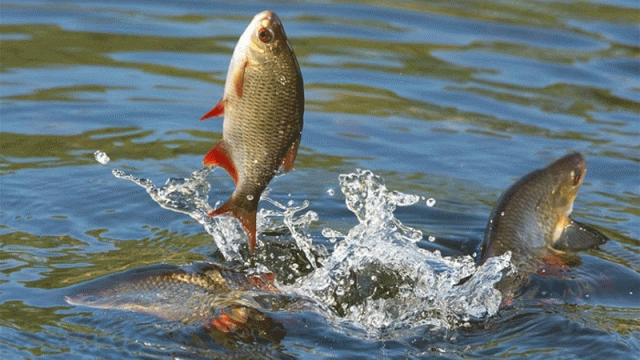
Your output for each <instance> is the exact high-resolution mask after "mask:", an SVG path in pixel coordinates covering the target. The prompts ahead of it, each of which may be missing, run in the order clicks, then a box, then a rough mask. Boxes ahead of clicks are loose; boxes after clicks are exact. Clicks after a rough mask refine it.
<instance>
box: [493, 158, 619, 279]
mask: <svg viewBox="0 0 640 360" xmlns="http://www.w3.org/2000/svg"><path fill="white" fill-rule="evenodd" d="M586 170H587V166H586V161H585V158H584V157H583V156H582V155H581V154H580V153H573V154H569V155H566V156H564V157H562V158H560V159H558V160H557V161H555V162H553V163H552V164H550V165H548V166H547V167H544V168H542V169H538V170H535V171H533V172H531V173H529V174H527V175H525V176H524V177H522V178H521V179H520V180H518V181H517V182H516V183H515V184H514V185H512V186H511V187H510V188H509V189H507V191H505V192H504V193H503V194H502V196H501V198H500V200H498V202H497V204H496V205H495V207H494V208H493V211H492V213H491V216H490V218H489V222H488V224H487V230H486V233H485V238H484V242H483V245H482V255H481V258H480V262H481V263H484V262H485V261H486V260H487V259H488V258H489V257H492V256H499V255H502V254H504V253H506V252H507V251H510V252H511V261H512V263H513V264H514V265H515V266H516V272H518V273H520V274H523V273H533V272H536V271H538V270H540V269H541V267H543V266H547V265H552V266H553V265H555V266H562V265H564V264H567V262H568V261H571V260H572V258H571V256H570V254H569V253H568V251H578V250H586V249H589V248H592V247H595V246H598V245H600V244H603V243H604V242H605V241H606V240H607V238H606V237H605V236H604V235H602V234H601V233H600V232H598V231H597V230H595V229H593V228H591V227H589V226H587V225H584V224H581V223H578V222H576V221H574V220H572V219H571V218H569V215H570V214H571V211H572V210H573V202H574V200H575V198H576V195H577V193H578V190H579V188H580V185H582V181H583V180H584V176H585V173H586ZM516 276H517V275H516Z"/></svg>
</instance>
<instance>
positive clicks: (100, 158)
mask: <svg viewBox="0 0 640 360" xmlns="http://www.w3.org/2000/svg"><path fill="white" fill-rule="evenodd" d="M93 157H94V158H95V159H96V161H97V162H99V163H100V164H102V165H107V164H108V163H109V161H111V159H109V156H107V154H106V153H105V152H104V151H100V150H97V151H96V152H94V153H93Z"/></svg>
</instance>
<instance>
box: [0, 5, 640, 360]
mask: <svg viewBox="0 0 640 360" xmlns="http://www.w3.org/2000/svg"><path fill="white" fill-rule="evenodd" d="M265 9H271V10H274V11H275V12H276V13H278V15H279V16H280V18H281V19H282V21H283V23H284V26H285V29H286V32H287V35H288V36H289V38H290V41H291V43H292V45H293V47H294V50H295V52H296V55H297V57H298V61H299V63H300V66H301V70H302V75H303V78H304V83H305V98H306V107H305V118H304V121H305V123H304V130H303V135H302V141H301V145H300V150H299V153H298V158H297V160H296V163H295V166H294V169H293V171H291V172H290V173H287V174H286V175H283V176H278V177H276V178H275V179H274V180H273V181H272V182H271V184H270V187H269V189H268V191H267V193H266V194H265V196H264V197H263V199H262V201H261V202H260V209H261V210H260V214H259V216H258V230H259V236H258V244H257V248H256V255H255V257H253V258H250V257H249V255H248V251H247V248H246V245H245V244H246V239H245V238H244V235H243V233H242V229H241V228H239V227H238V225H237V224H236V222H235V221H234V220H233V219H231V218H228V217H219V218H215V219H209V218H207V217H205V216H203V215H204V214H205V213H206V212H207V211H209V210H210V209H211V208H215V207H216V206H218V205H219V204H221V203H222V202H223V201H225V200H226V199H227V198H228V197H229V195H230V194H231V192H232V191H233V189H234V184H233V181H232V180H231V179H230V177H229V176H227V174H225V173H224V171H222V170H220V169H216V170H213V171H210V170H209V169H202V162H201V161H202V156H203V155H204V154H205V153H206V152H207V151H208V150H209V149H210V148H211V147H212V146H213V145H214V144H215V143H216V142H217V141H218V140H219V139H220V138H221V131H222V124H221V123H222V122H221V120H220V119H210V120H207V121H204V122H199V121H198V119H199V118H200V117H201V116H202V115H203V114H204V113H205V112H207V111H208V110H209V109H210V108H211V107H212V106H213V105H214V104H215V103H216V102H217V101H218V100H219V98H220V96H221V95H222V89H223V85H224V79H225V75H226V70H227V67H228V64H229V60H230V56H231V52H232V50H233V47H234V46H235V43H236V41H237V39H238V37H239V36H240V34H241V33H242V31H243V30H244V28H245V27H246V26H247V24H248V23H249V21H250V19H251V18H252V17H253V15H255V14H256V13H258V12H259V11H262V10H265ZM0 12H1V14H2V15H1V17H0V59H1V61H0V86H1V88H0V89H1V92H0V358H3V359H5V358H6V359H13V358H16V359H21V358H36V357H57V358H68V357H70V356H73V357H77V358H96V357H98V358H122V359H125V358H140V357H143V358H172V357H174V358H216V357H217V358H229V357H237V358H306V359H312V358H313V359H315V358H349V357H351V358H357V357H361V358H380V359H386V358H394V359H395V358H442V359H462V358H493V357H500V358H508V359H510V358H513V359H516V358H517V359H521V358H531V359H547V358H576V359H577V358H580V359H585V358H594V359H607V358H611V359H614V358H621V359H622V358H625V359H626V358H637V357H638V353H640V274H639V272H640V120H638V119H639V118H640V60H639V59H640V40H639V38H640V28H639V26H638V19H640V6H639V5H638V4H637V2H636V1H627V0H618V1H607V2H605V1H601V2H597V1H581V2H559V1H558V2H553V1H509V2H503V1H465V2H462V1H460V2H456V1H453V2H452V1H447V2H402V1H400V2H384V3H376V2H371V3H366V2H358V3H346V2H340V3H337V2H336V3H330V2H318V3H314V2H307V3H305V4H297V3H287V2H277V3H259V4H257V3H246V2H244V3H238V2H231V3H210V2H204V1H203V2H198V1H191V2H178V1H176V2H169V3H167V2H128V1H102V2H100V1H79V2H57V1H47V2H44V1H43V2H40V1H3V2H2V5H0ZM97 151H99V152H97ZM570 151H580V152H582V153H583V154H584V155H585V157H586V159H587V166H588V171H587V174H586V178H585V182H584V185H583V186H582V189H581V190H580V193H579V194H578V197H577V199H576V202H575V204H574V212H573V217H574V218H575V219H576V220H578V221H581V222H584V223H587V224H590V225H593V226H594V227H596V228H598V229H599V230H601V231H602V232H603V233H605V234H606V235H607V236H609V237H610V238H611V240H610V241H609V242H608V243H607V244H605V245H604V246H602V247H601V248H600V249H599V250H590V251H587V252H584V253H581V254H580V264H579V265H577V266H576V267H574V268H571V269H570V270H568V271H567V272H566V273H563V274H562V276H556V277H549V278H545V277H540V278H539V279H535V280H534V281H532V282H531V284H530V287H529V288H528V289H527V291H526V292H525V294H523V296H522V297H521V298H519V299H517V300H516V301H514V302H510V303H509V304H505V303H504V302H503V300H504V299H502V297H501V294H500V293H499V292H497V290H496V289H495V288H494V284H495V283H496V282H497V281H498V279H499V277H500V274H501V271H502V270H504V271H508V269H509V256H504V257H499V258H493V259H491V260H490V261H489V262H487V263H486V264H484V265H483V266H476V265H475V261H474V259H475V258H476V257H477V253H478V250H479V249H478V245H479V243H480V242H481V239H482V238H483V235H484V230H485V227H486V222H487V220H488V216H489V213H490V211H491V208H492V206H493V204H494V203H495V201H496V200H497V199H498V196H499V195H500V193H501V192H502V191H503V190H505V189H506V188H507V187H508V186H510V185H511V184H512V183H513V181H514V180H515V179H517V178H518V177H520V176H522V175H524V174H526V173H528V172H529V171H531V170H533V169H536V168H539V167H542V166H544V165H546V164H548V163H549V162H551V161H552V160H554V159H556V158H559V157H560V156H562V155H564V154H566V153H568V152H570ZM364 169H369V170H364ZM114 175H115V176H114ZM128 180H131V181H128ZM141 186H142V187H141ZM159 205H160V206H159ZM201 262H217V263H223V264H225V265H228V266H232V267H235V268H242V269H249V270H257V271H261V272H264V271H271V272H275V273H276V275H277V277H278V278H277V282H276V285H277V286H278V287H279V288H280V290H281V293H280V294H278V295H273V297H272V298H269V297H264V298H262V297H261V298H260V299H253V298H252V299H250V300H251V301H253V302H254V303H252V304H254V305H255V307H256V308H258V309H259V310H260V313H261V314H263V315H264V316H265V317H266V318H268V319H269V321H272V323H273V324H278V329H281V330H283V332H282V333H283V334H284V335H283V336H278V337H273V336H260V335H259V334H258V335H256V336H255V337H251V338H250V339H247V338H242V337H234V336H227V335H224V334H220V333H216V332H214V331H211V329H209V328H208V327H206V326H202V324H199V323H181V322H176V321H167V320H161V319H158V318H156V317H154V316H150V315H145V314H139V313H135V312H125V311H119V310H104V309H91V308H86V307H74V306H70V305H69V304H67V303H66V302H65V301H64V297H65V296H67V295H68V294H69V291H70V289H77V288H78V287H82V286H83V285H84V284H86V283H87V282H90V281H91V280H93V279H96V278H99V277H102V276H109V275H113V274H117V273H121V272H123V271H125V270H129V269H139V268H146V267H153V266H155V265H157V264H176V265H179V266H182V267H188V266H189V265H190V264H194V263H201ZM469 276H471V277H470V278H469V280H468V281H466V282H464V284H463V285H462V286H456V284H458V283H459V282H460V281H461V280H462V279H466V278H467V277H469ZM260 296H262V295H260ZM174 304H175V303H174ZM267 335H268V334H267Z"/></svg>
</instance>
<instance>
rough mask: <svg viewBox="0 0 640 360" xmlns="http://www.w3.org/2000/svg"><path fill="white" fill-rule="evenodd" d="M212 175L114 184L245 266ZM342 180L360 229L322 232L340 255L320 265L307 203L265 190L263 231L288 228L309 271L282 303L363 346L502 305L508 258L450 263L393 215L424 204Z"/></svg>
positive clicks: (360, 180) (380, 183)
mask: <svg viewBox="0 0 640 360" xmlns="http://www.w3.org/2000/svg"><path fill="white" fill-rule="evenodd" d="M210 172H211V169H210V168H205V169H201V170H198V171H195V172H193V174H192V175H191V177H189V178H187V179H182V178H174V179H169V180H167V182H166V183H165V185H164V186H162V187H160V188H158V187H156V186H155V185H154V184H153V183H152V182H151V181H150V180H147V179H141V178H136V177H134V176H132V175H130V174H127V173H125V172H123V171H121V170H117V169H114V170H113V174H114V175H115V176H116V177H118V178H122V179H127V180H130V181H133V182H134V183H136V184H138V185H140V186H142V187H144V188H145V189H146V191H147V192H148V193H149V195H150V196H151V198H152V199H153V200H155V201H156V202H157V203H158V204H160V206H162V207H163V208H166V209H169V210H172V211H177V212H182V213H185V214H188V215H189V216H191V217H192V218H194V219H196V220H197V221H198V222H200V223H201V224H202V225H203V226H204V228H205V230H206V231H207V232H208V233H209V234H211V236H212V237H213V239H214V241H215V242H216V244H217V246H218V248H219V249H220V251H221V253H222V254H223V255H224V256H225V258H226V259H227V260H241V255H240V251H239V249H240V247H241V245H242V244H243V243H244V242H246V237H245V235H244V233H243V231H242V229H241V228H240V227H239V226H238V224H237V223H236V222H235V220H234V219H233V218H230V217H225V216H218V217H214V218H210V217H208V216H207V213H209V212H210V211H211V210H212V208H211V206H209V204H208V192H209V190H210V185H209V183H208V182H207V181H206V176H207V175H208V174H209V173H210ZM339 180H340V186H341V190H342V192H343V194H344V196H345V202H346V205H347V207H348V208H349V210H351V211H352V212H353V213H354V214H355V215H356V217H357V219H358V221H359V223H358V225H356V226H354V227H353V228H352V229H350V230H349V232H348V233H347V234H342V233H340V232H338V231H336V230H333V229H331V228H325V229H324V230H323V231H322V234H323V236H325V237H326V238H328V239H329V240H330V241H331V242H335V244H336V245H335V248H334V250H333V252H332V253H331V254H323V255H324V256H323V257H321V258H319V259H317V258H316V256H315V255H314V254H319V253H323V251H320V250H319V248H318V247H316V246H315V245H314V244H313V239H312V236H311V235H310V233H309V230H308V229H309V225H311V224H312V223H314V222H316V221H318V215H317V214H316V213H315V212H313V211H306V212H303V213H302V212H301V211H302V210H305V209H306V208H307V207H308V206H309V203H308V201H304V202H303V203H302V204H301V205H299V206H294V205H293V203H292V202H290V203H289V204H287V205H284V204H281V203H279V202H277V201H275V200H273V199H270V198H269V197H267V194H268V190H267V191H266V192H265V193H264V194H263V196H262V198H261V200H265V201H267V202H269V203H270V204H272V205H273V206H274V207H275V208H276V209H275V210H267V209H264V208H263V209H261V210H260V212H259V213H258V229H259V230H264V229H265V228H271V227H274V225H273V219H275V218H282V222H283V224H284V226H286V228H287V229H288V231H289V233H290V235H291V237H292V238H293V239H294V240H295V242H296V245H297V247H298V248H299V249H300V250H301V251H302V253H304V256H305V257H306V258H307V261H308V262H309V263H310V264H311V266H313V268H311V267H310V268H309V269H310V270H311V272H310V273H308V274H307V275H304V276H302V275H298V277H297V278H295V279H294V280H295V282H293V284H292V285H287V286H285V285H280V289H281V291H282V292H283V293H285V294H289V295H292V296H296V297H300V296H302V297H304V298H307V299H310V300H311V301H312V303H314V304H315V306H313V309H314V310H317V311H318V312H319V313H321V314H322V315H323V316H325V317H327V318H328V319H330V320H331V321H333V322H334V323H335V324H337V326H347V327H349V328H353V327H354V326H355V327H356V328H359V329H361V330H362V331H363V333H364V334H366V335H365V336H379V334H380V333H381V332H382V331H387V330H395V329H406V328H413V327H415V326H422V325H431V326H434V327H435V328H451V327H455V326H459V325H461V324H464V323H465V322H466V321H469V320H474V319H480V318H483V317H487V316H491V315H493V314H495V313H496V312H497V310H498V307H499V305H500V302H501V295H500V292H499V291H498V290H496V289H495V288H494V284H495V283H496V282H498V281H499V280H500V278H501V276H502V271H503V270H504V269H505V268H507V267H508V266H509V258H510V256H509V254H505V255H503V256H501V257H495V258H491V259H489V260H488V261H487V262H486V263H485V264H483V265H482V266H480V267H477V266H476V265H475V263H474V260H473V259H472V258H471V257H470V256H465V257H461V258H448V257H442V256H441V255H440V253H439V252H438V251H435V252H431V251H428V250H424V249H421V248H419V247H418V246H417V242H418V241H420V240H421V239H422V237H423V236H422V232H421V231H419V230H416V229H413V228H411V227H408V226H405V225H403V224H402V223H401V222H400V221H399V220H398V219H396V218H395V217H394V214H393V213H394V211H395V209H396V207H397V206H411V205H413V204H415V203H416V202H418V201H419V200H420V197H418V196H416V195H409V194H403V193H400V192H397V191H389V190H388V189H387V187H386V186H385V184H384V180H383V179H382V178H380V177H379V176H376V175H374V174H373V173H372V172H371V171H368V170H359V169H358V170H357V171H356V172H355V173H352V174H343V175H341V176H340V178H339ZM264 260H265V262H266V263H265V264H261V265H260V266H266V267H269V264H268V261H267V260H268V258H265V259H264ZM290 262H291V263H292V265H291V266H297V264H294V262H293V261H290ZM286 263H289V262H286ZM317 263H319V264H320V265H321V266H316V264H317ZM466 278H469V279H468V280H467V281H466V282H464V281H463V284H462V285H458V284H460V283H461V281H462V280H463V279H466Z"/></svg>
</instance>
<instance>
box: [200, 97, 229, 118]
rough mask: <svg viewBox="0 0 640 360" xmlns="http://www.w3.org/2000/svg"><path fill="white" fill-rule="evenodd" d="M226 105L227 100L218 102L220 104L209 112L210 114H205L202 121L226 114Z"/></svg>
mask: <svg viewBox="0 0 640 360" xmlns="http://www.w3.org/2000/svg"><path fill="white" fill-rule="evenodd" d="M224 103H225V99H221V100H220V101H218V103H217V104H216V106H214V108H213V109H211V110H209V112H208V113H206V114H204V115H203V116H202V117H201V118H200V121H202V120H204V119H208V118H210V117H214V116H222V114H224Z"/></svg>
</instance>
